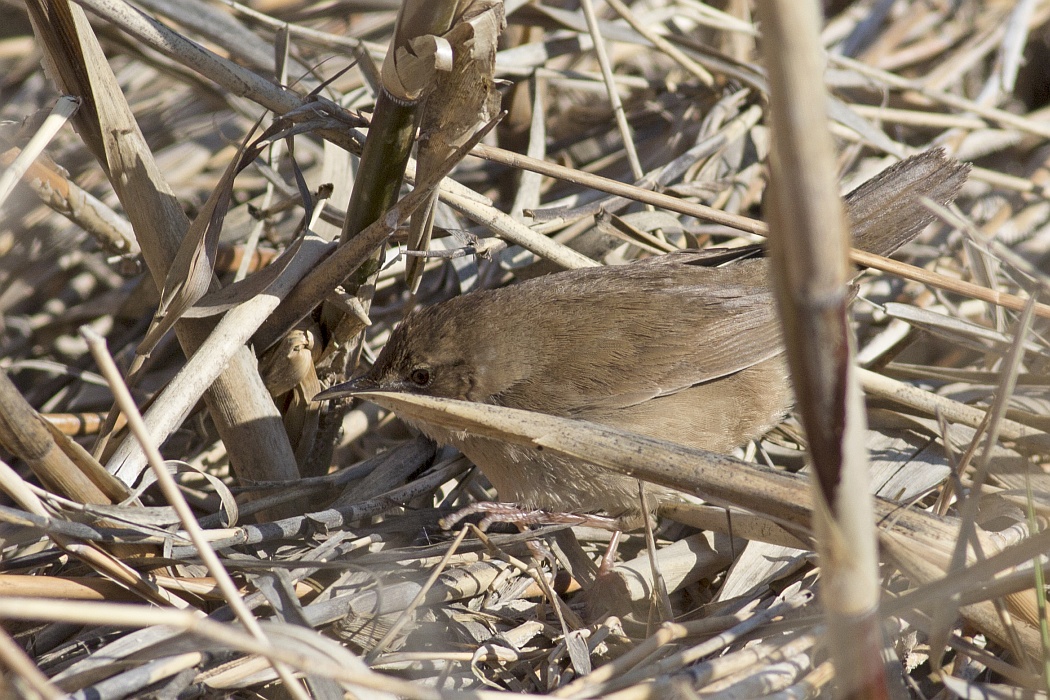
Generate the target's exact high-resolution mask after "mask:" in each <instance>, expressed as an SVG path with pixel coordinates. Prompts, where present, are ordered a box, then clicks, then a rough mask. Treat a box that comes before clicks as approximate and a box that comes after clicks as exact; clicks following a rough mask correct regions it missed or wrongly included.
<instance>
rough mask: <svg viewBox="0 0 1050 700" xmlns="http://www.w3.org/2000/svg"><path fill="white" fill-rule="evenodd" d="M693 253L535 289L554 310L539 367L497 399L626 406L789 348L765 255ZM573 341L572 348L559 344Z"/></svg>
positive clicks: (569, 410) (574, 408) (561, 409)
mask: <svg viewBox="0 0 1050 700" xmlns="http://www.w3.org/2000/svg"><path fill="white" fill-rule="evenodd" d="M691 259H692V255H691V254H689V253H683V254H672V255H670V256H662V257H661V258H659V259H654V261H653V262H651V263H649V262H648V261H647V262H645V263H635V264H632V265H625V266H623V267H622V268H619V269H616V270H615V271H610V270H609V269H608V268H606V269H605V270H604V271H603V272H602V273H597V272H591V271H588V270H580V271H576V272H574V273H572V274H563V275H559V277H560V278H562V280H563V281H564V284H561V283H559V284H557V285H551V284H550V282H549V281H548V283H547V284H546V285H544V290H545V292H546V293H545V294H544V295H543V296H544V297H545V298H543V299H540V300H537V299H536V296H535V295H534V294H532V295H530V300H531V301H534V302H537V304H538V306H539V307H540V308H544V307H546V308H548V309H549V310H550V313H549V315H548V319H549V321H547V323H546V327H547V331H548V332H547V334H546V336H545V340H544V342H543V343H540V344H539V345H538V346H537V347H536V348H535V350H534V353H533V355H534V356H535V357H537V358H538V360H537V361H538V363H539V366H538V367H537V369H536V370H535V371H533V372H530V373H528V376H527V378H525V379H524V380H523V381H522V383H521V384H519V385H516V386H511V387H508V388H507V390H506V391H505V392H503V393H502V395H501V396H499V397H494V400H495V401H497V402H499V403H502V404H504V405H507V406H515V407H519V408H536V409H545V410H548V411H551V412H554V413H560V414H564V415H575V414H578V413H586V412H588V411H591V410H605V409H615V408H622V407H626V406H633V405H635V404H638V403H641V402H644V401H648V400H650V399H653V398H656V397H659V396H666V395H669V394H673V393H675V392H678V391H680V390H682V389H684V388H687V387H690V386H694V385H696V384H700V383H703V382H709V381H711V380H714V379H718V378H720V377H725V376H728V375H730V374H733V373H735V372H739V371H740V370H742V369H746V368H748V367H750V366H752V365H754V364H757V363H759V362H762V361H763V360H767V359H769V358H770V357H773V356H775V355H777V354H778V353H780V352H781V350H782V347H781V342H780V329H779V325H778V322H777V318H776V310H775V308H774V301H773V296H772V292H771V291H770V289H769V287H768V285H767V284H766V275H767V274H768V273H767V265H766V262H765V261H764V260H748V261H743V262H738V263H735V264H732V265H730V266H727V267H724V268H710V267H696V266H693V265H689V264H688V261H689V260H691ZM657 267H658V268H659V269H658V270H657V269H655V268H657ZM654 273H656V274H654ZM508 332H510V333H513V332H514V330H513V329H508ZM565 347H571V348H573V352H571V353H566V352H564V351H563V350H562V351H558V350H555V349H556V348H562V349H563V348H565ZM548 348H549V349H548Z"/></svg>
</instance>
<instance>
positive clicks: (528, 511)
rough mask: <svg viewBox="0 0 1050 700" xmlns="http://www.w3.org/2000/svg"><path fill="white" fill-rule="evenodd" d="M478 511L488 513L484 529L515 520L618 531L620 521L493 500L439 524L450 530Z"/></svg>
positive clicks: (483, 525)
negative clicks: (553, 511)
mask: <svg viewBox="0 0 1050 700" xmlns="http://www.w3.org/2000/svg"><path fill="white" fill-rule="evenodd" d="M478 513H485V514H486V515H485V517H484V518H482V519H481V522H480V523H478V527H479V528H481V530H485V529H487V528H488V527H489V526H490V525H492V524H493V523H513V524H521V525H573V526H575V525H583V526H585V527H596V528H599V529H602V530H609V531H611V532H618V531H619V530H620V523H619V521H618V520H617V519H616V518H608V517H605V516H603V515H591V514H578V513H548V512H547V511H545V510H536V509H532V508H522V507H521V506H519V505H516V504H514V503H494V502H492V501H482V502H480V503H474V504H471V505H469V506H467V507H466V508H461V509H460V510H457V511H456V512H455V513H453V514H452V515H450V516H448V517H447V518H442V519H441V520H440V521H439V523H438V524H439V525H441V527H442V528H444V529H446V530H448V529H450V528H452V527H454V526H455V525H456V523H458V522H459V521H460V520H462V519H463V518H466V517H468V516H471V515H476V514H478Z"/></svg>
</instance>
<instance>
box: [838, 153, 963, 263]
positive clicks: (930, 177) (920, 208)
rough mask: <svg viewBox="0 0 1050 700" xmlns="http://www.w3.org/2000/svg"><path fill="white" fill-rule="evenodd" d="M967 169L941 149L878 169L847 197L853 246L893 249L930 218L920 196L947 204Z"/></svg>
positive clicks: (872, 250) (881, 252)
mask: <svg viewBox="0 0 1050 700" xmlns="http://www.w3.org/2000/svg"><path fill="white" fill-rule="evenodd" d="M969 173H970V164H969V163H960V162H959V161H957V160H955V159H954V158H951V157H949V156H948V155H946V154H945V152H944V150H943V149H940V148H936V149H933V150H930V151H925V152H923V153H919V154H918V155H914V156H912V157H910V158H907V159H905V160H902V161H901V162H899V163H896V164H894V165H891V166H890V167H889V168H887V169H886V170H883V171H882V172H881V173H879V174H878V175H876V176H875V177H873V178H871V179H870V180H868V181H867V182H865V183H864V184H863V185H861V186H860V187H858V188H857V189H855V190H853V191H852V192H850V193H849V194H848V195H846V198H845V203H846V215H847V216H848V217H849V220H850V224H851V226H852V228H853V246H854V247H856V248H860V249H862V250H866V251H868V252H870V253H876V254H878V255H889V254H890V253H892V252H893V251H895V250H897V249H898V248H900V247H901V246H902V245H904V244H905V243H908V242H909V241H911V240H912V239H913V238H915V236H917V235H919V232H920V231H922V230H923V229H924V228H926V225H927V224H929V223H930V222H931V221H933V218H934V215H933V212H931V211H930V210H929V208H928V207H927V206H926V205H925V204H923V201H922V200H923V199H927V198H928V199H930V200H933V201H934V202H936V203H938V204H941V205H947V204H950V203H951V202H952V200H954V199H955V196H956V195H957V194H959V190H960V189H962V186H963V185H964V184H965V183H966V178H967V176H968V175H969Z"/></svg>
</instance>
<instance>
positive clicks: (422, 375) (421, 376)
mask: <svg viewBox="0 0 1050 700" xmlns="http://www.w3.org/2000/svg"><path fill="white" fill-rule="evenodd" d="M408 378H409V379H410V380H412V383H413V384H415V385H416V386H418V387H420V388H422V387H426V386H429V385H430V379H431V377H430V370H429V369H427V368H426V367H416V368H415V369H414V370H412V374H410V375H408Z"/></svg>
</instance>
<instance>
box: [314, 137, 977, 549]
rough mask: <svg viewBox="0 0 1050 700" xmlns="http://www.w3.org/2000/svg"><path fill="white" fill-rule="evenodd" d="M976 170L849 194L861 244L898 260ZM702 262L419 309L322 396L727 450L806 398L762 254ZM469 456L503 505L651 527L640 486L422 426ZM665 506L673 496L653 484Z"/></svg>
mask: <svg viewBox="0 0 1050 700" xmlns="http://www.w3.org/2000/svg"><path fill="white" fill-rule="evenodd" d="M967 172H968V167H967V166H964V165H961V164H959V163H957V162H956V161H953V160H951V159H949V158H947V157H945V156H944V154H943V153H942V152H940V151H931V152H927V153H924V154H920V155H919V156H915V157H914V158H911V159H909V160H907V161H904V162H902V163H900V164H898V165H896V166H894V167H892V168H890V169H889V170H887V171H885V172H884V173H882V174H881V175H879V176H877V177H876V178H874V179H873V180H871V181H869V182H868V183H865V184H864V185H862V186H861V187H860V188H858V189H857V190H856V191H854V192H853V193H851V194H850V195H849V196H848V197H847V198H846V203H847V207H846V209H847V212H848V214H849V215H850V218H851V221H852V224H853V228H854V231H855V236H856V240H857V242H858V244H863V246H864V247H865V249H866V250H869V251H871V252H875V253H879V254H883V255H886V254H889V253H891V252H892V251H893V250H895V249H896V248H897V247H899V246H900V245H903V244H904V243H906V242H907V241H909V240H911V238H913V237H914V236H915V235H916V234H917V233H918V231H920V230H922V228H923V227H925V225H926V224H927V223H929V221H930V220H931V218H932V216H931V215H930V213H929V212H928V211H927V210H926V208H925V207H923V206H922V204H921V202H920V199H921V198H922V197H929V198H931V199H933V200H934V201H937V202H941V203H947V202H949V201H951V200H952V199H953V198H954V197H955V195H956V193H957V192H958V190H959V188H960V187H961V186H962V184H963V182H965V179H966V174H967ZM706 257H708V256H707V254H705V253H703V252H681V253H672V254H669V255H664V256H661V257H658V258H652V259H648V260H644V261H640V262H636V263H632V264H629V265H622V266H615V267H600V268H588V269H582V270H572V271H567V272H561V273H557V274H552V275H548V276H546V277H541V278H537V279H534V280H530V281H528V282H522V283H520V284H516V285H512V286H509V287H504V288H501V289H495V290H485V291H478V292H472V293H470V294H466V295H463V296H461V297H456V298H454V299H451V300H449V301H446V302H442V303H439V304H435V305H433V306H431V307H428V308H423V309H420V310H418V311H415V312H413V313H412V314H410V315H409V316H408V317H407V318H406V319H405V320H404V322H403V323H402V324H401V325H400V326H399V327H398V328H397V329H396V330H395V331H394V332H393V334H392V335H391V337H390V339H389V341H388V342H387V344H386V346H385V347H384V349H383V351H382V352H381V353H380V355H379V357H378V359H377V360H376V363H375V365H374V366H373V367H372V368H371V369H370V370H369V371H368V372H367V373H365V374H364V375H363V376H361V377H359V378H357V379H355V380H352V381H351V382H348V383H346V384H343V385H339V386H337V387H333V388H332V389H330V390H328V391H326V392H323V393H322V394H320V395H319V398H335V397H338V396H345V395H347V394H351V393H353V392H354V391H362V390H366V389H378V390H383V391H404V392H411V393H419V394H427V395H432V396H442V397H447V398H454V399H465V400H470V401H477V402H481V403H488V404H497V405H501V406H508V407H512V408H520V409H526V410H532V411H539V412H543V413H548V414H552V415H556V416H564V417H568V418H579V419H585V420H589V421H593V422H596V423H602V424H605V425H610V426H614V427H617V428H622V429H625V430H630V431H633V432H637V433H641V434H643V435H648V436H651V437H656V438H660V439H664V440H669V441H671V442H676V443H678V444H681V445H686V446H690V447H699V448H703V449H707V450H712V451H716V452H727V451H729V450H731V449H733V448H734V447H736V446H738V445H740V444H742V443H744V442H746V441H747V440H750V439H753V438H756V437H758V436H759V435H761V434H762V433H764V432H765V431H767V430H768V429H769V428H771V427H772V426H773V425H775V424H776V423H777V422H778V421H779V420H780V419H781V418H782V417H783V415H784V414H785V413H786V411H787V410H788V409H789V408H790V406H791V403H792V393H791V388H790V383H789V381H788V375H787V366H786V363H785V361H784V359H783V347H782V344H781V339H780V331H779V323H778V320H777V317H776V310H775V305H774V300H773V292H772V290H771V289H770V286H769V282H768V279H767V277H768V266H767V263H766V261H765V260H763V259H748V260H740V261H736V262H732V263H729V264H727V265H725V266H723V267H711V266H705V265H704V264H703V262H704V259H705V258H706ZM418 427H419V428H420V429H421V430H422V431H423V432H425V433H427V434H428V435H430V436H431V437H433V438H435V439H436V440H438V441H440V442H443V443H450V444H452V445H455V446H456V447H458V448H459V449H460V450H461V451H462V452H463V453H464V454H465V455H466V456H467V457H469V458H470V459H471V460H472V461H473V462H474V463H475V464H477V466H478V467H479V468H480V469H481V470H482V472H484V473H485V475H486V476H487V477H488V479H489V481H491V482H492V485H493V486H494V487H495V488H496V490H497V492H498V493H499V496H500V498H501V499H503V500H507V501H513V502H515V503H518V504H520V505H522V506H526V507H529V508H540V509H544V510H548V511H554V512H571V513H601V514H605V515H610V516H613V517H616V518H620V522H621V524H622V525H623V526H624V527H625V528H628V529H629V528H632V527H636V526H638V525H640V524H641V522H642V517H641V516H642V513H641V509H640V507H639V504H638V488H637V482H636V481H635V480H634V479H630V478H627V477H623V476H620V475H617V474H613V473H611V472H608V471H606V470H603V469H601V468H599V467H596V466H593V465H590V464H587V463H585V462H582V461H578V460H572V459H567V458H560V457H553V456H551V455H547V454H542V453H537V452H535V451H530V450H526V449H523V448H520V447H515V446H512V445H507V444H505V443H503V442H500V441H498V440H493V439H489V438H479V437H474V436H471V435H467V434H465V433H462V432H453V431H447V430H445V429H442V428H440V427H438V426H434V425H430V424H422V425H419V426H418ZM649 493H650V494H651V499H650V500H651V503H652V505H653V506H654V507H655V506H658V505H659V503H660V502H661V501H665V500H667V499H672V498H675V497H676V496H675V492H673V491H670V490H668V489H663V488H660V487H656V486H650V487H649Z"/></svg>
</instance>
